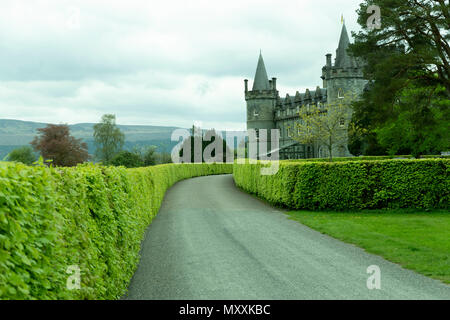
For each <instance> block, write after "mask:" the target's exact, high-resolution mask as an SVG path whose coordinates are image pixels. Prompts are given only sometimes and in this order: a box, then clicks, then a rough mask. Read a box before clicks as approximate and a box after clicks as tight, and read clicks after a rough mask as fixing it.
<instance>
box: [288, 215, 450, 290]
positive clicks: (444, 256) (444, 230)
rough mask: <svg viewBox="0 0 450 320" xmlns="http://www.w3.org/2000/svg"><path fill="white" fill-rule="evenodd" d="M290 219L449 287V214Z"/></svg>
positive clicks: (294, 216) (323, 216)
mask: <svg viewBox="0 0 450 320" xmlns="http://www.w3.org/2000/svg"><path fill="white" fill-rule="evenodd" d="M288 214H289V215H290V217H291V219H293V220H296V221H299V222H301V223H302V224H304V225H307V226H309V227H311V228H313V229H315V230H318V231H320V232H322V233H325V234H328V235H330V236H332V237H334V238H337V239H339V240H342V241H344V242H347V243H353V244H355V245H357V246H359V247H361V248H364V249H365V250H366V251H367V252H370V253H373V254H376V255H379V256H382V257H384V258H385V259H387V260H389V261H391V262H394V263H398V264H400V265H401V266H403V267H405V268H407V269H411V270H415V271H417V272H419V273H421V274H423V275H426V276H429V277H431V278H435V279H439V280H441V281H443V282H444V283H447V284H450V211H448V210H434V211H430V212H424V211H417V210H370V211H369V210H367V211H359V212H311V211H292V212H289V213H288Z"/></svg>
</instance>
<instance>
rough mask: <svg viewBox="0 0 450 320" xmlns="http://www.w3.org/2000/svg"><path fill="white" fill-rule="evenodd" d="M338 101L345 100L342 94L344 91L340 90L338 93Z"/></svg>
mask: <svg viewBox="0 0 450 320" xmlns="http://www.w3.org/2000/svg"><path fill="white" fill-rule="evenodd" d="M338 99H344V93H343V92H342V89H339V91H338Z"/></svg>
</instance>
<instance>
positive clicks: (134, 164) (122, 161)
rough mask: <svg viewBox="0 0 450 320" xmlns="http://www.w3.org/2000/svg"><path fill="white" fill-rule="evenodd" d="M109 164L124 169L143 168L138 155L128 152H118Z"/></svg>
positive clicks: (142, 162)
mask: <svg viewBox="0 0 450 320" xmlns="http://www.w3.org/2000/svg"><path fill="white" fill-rule="evenodd" d="M110 164H112V165H114V166H124V167H126V168H139V167H143V166H144V161H142V158H141V156H140V155H139V154H137V153H134V152H130V151H120V152H119V153H117V154H116V155H115V156H114V157H113V158H112V160H111V161H110Z"/></svg>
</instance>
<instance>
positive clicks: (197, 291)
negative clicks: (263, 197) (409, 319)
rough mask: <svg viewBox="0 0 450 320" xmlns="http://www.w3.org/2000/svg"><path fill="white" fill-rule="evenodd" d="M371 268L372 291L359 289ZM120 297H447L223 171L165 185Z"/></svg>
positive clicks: (436, 285)
mask: <svg viewBox="0 0 450 320" xmlns="http://www.w3.org/2000/svg"><path fill="white" fill-rule="evenodd" d="M371 265H376V266H379V268H380V272H381V277H380V280H381V289H379V290H378V289H372V290H369V289H368V288H367V279H368V277H369V276H370V274H367V268H368V267H369V266H371ZM124 298H126V299H264V300H266V299H283V300H285V299H450V286H448V285H445V284H443V283H441V282H439V281H437V280H433V279H430V278H427V277H424V276H422V275H419V274H417V273H415V272H413V271H409V270H406V269H403V268H401V267H400V266H398V265H396V264H393V263H390V262H388V261H386V260H384V259H383V258H381V257H379V256H375V255H371V254H368V253H366V252H365V251H364V250H363V249H360V248H358V247H356V246H353V245H350V244H346V243H343V242H341V241H338V240H336V239H333V238H331V237H329V236H326V235H323V234H321V233H319V232H316V231H314V230H312V229H310V228H308V227H306V226H304V225H302V224H300V223H298V222H296V221H293V220H290V219H288V217H287V215H285V214H283V212H282V211H280V210H279V209H276V208H273V207H271V206H269V205H267V204H266V203H264V202H262V201H260V200H258V199H256V198H255V197H253V196H251V195H248V194H246V193H244V192H242V191H240V190H239V189H237V188H236V186H235V185H234V182H233V177H232V176H231V175H222V176H208V177H199V178H194V179H189V180H185V181H181V182H179V183H177V184H176V185H174V186H173V187H172V188H171V189H169V190H168V192H167V193H166V196H165V198H164V201H163V204H162V206H161V209H160V211H159V213H158V216H157V217H156V218H155V219H154V220H153V222H152V224H151V225H150V227H149V228H148V230H147V233H146V236H145V240H144V241H143V243H142V248H141V261H140V264H139V267H138V269H137V271H136V273H135V275H134V277H133V279H132V281H131V283H130V286H129V292H128V295H127V296H126V297H124Z"/></svg>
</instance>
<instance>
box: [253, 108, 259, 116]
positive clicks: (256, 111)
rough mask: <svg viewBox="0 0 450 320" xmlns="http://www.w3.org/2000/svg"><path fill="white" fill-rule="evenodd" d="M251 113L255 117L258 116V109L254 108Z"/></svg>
mask: <svg viewBox="0 0 450 320" xmlns="http://www.w3.org/2000/svg"><path fill="white" fill-rule="evenodd" d="M253 115H254V116H255V117H258V116H259V113H258V110H256V109H255V111H254V112H253Z"/></svg>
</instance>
